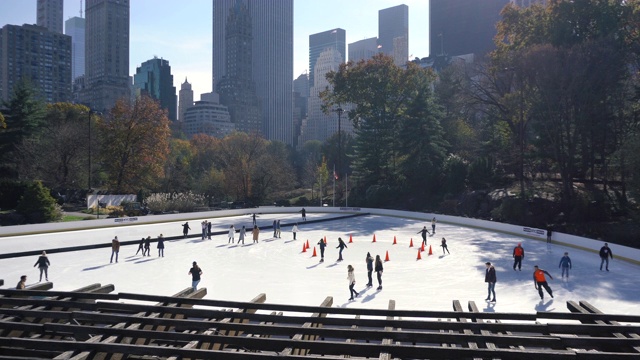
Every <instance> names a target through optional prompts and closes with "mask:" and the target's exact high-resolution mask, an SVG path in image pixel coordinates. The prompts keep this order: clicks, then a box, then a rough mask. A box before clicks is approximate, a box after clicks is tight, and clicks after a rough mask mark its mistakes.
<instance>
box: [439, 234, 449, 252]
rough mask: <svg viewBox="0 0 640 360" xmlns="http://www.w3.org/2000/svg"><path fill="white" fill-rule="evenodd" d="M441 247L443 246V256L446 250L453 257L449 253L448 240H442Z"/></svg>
mask: <svg viewBox="0 0 640 360" xmlns="http://www.w3.org/2000/svg"><path fill="white" fill-rule="evenodd" d="M440 246H442V255H444V251H445V250H447V254H449V255H451V253H450V252H449V248H448V247H447V239H445V238H442V242H441V243H440Z"/></svg>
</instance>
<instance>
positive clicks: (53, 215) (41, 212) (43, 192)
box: [16, 181, 62, 224]
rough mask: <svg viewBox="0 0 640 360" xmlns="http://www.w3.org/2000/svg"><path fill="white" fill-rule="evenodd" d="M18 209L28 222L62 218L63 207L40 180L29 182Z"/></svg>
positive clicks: (34, 222) (42, 221)
mask: <svg viewBox="0 0 640 360" xmlns="http://www.w3.org/2000/svg"><path fill="white" fill-rule="evenodd" d="M16 211H17V212H18V213H20V214H22V215H23V216H24V217H25V218H26V220H27V222H28V223H31V224H36V223H44V222H51V221H59V220H61V219H62V207H60V205H58V203H57V202H56V199H54V198H53V196H51V194H50V191H49V189H47V188H46V187H44V186H43V185H42V182H40V181H34V182H32V183H29V184H27V187H26V189H25V191H24V194H23V195H22V197H21V198H20V201H19V202H18V206H17V207H16Z"/></svg>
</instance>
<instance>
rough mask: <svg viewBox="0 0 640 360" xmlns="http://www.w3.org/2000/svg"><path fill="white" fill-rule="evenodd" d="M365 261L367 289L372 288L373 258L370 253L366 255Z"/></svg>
mask: <svg viewBox="0 0 640 360" xmlns="http://www.w3.org/2000/svg"><path fill="white" fill-rule="evenodd" d="M365 261H366V262H367V277H368V278H369V282H368V283H367V287H372V286H373V279H372V278H371V274H372V273H373V256H371V253H367V258H366V259H365Z"/></svg>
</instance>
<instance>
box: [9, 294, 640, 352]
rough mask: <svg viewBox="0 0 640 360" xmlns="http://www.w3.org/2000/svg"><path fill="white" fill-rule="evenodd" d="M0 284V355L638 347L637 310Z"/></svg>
mask: <svg viewBox="0 0 640 360" xmlns="http://www.w3.org/2000/svg"><path fill="white" fill-rule="evenodd" d="M113 291H114V288H113V286H112V285H106V286H101V285H100V284H94V285H90V286H88V287H84V288H82V289H78V290H76V291H50V290H11V289H0V359H32V358H39V359H74V360H76V359H78V360H79V359H106V358H108V359H143V358H144V359H150V358H163V359H186V358H188V359H213V358H215V359H240V358H242V359H265V358H282V357H286V358H289V359H309V358H318V357H322V358H323V359H337V358H345V357H350V358H365V357H366V358H377V359H398V358H411V359H525V360H526V359H531V360H534V359H535V360H546V359H572V360H573V359H576V360H581V359H584V360H605V359H606V360H617V359H639V358H640V336H638V334H640V316H637V315H614V314H605V313H602V312H601V311H600V310H599V309H596V308H595V307H594V306H592V305H591V304H589V303H587V302H584V301H582V302H579V303H576V302H572V301H570V302H567V308H568V309H569V311H570V312H538V313H493V312H486V313H484V312H479V311H478V308H477V306H476V305H475V303H473V302H469V304H468V310H469V311H468V312H465V311H464V308H463V306H462V305H461V303H460V302H459V301H453V311H422V310H400V309H397V305H396V303H395V301H393V300H391V301H390V302H389V307H388V308H387V309H365V308H341V307H332V304H333V298H331V297H327V298H326V299H325V300H324V301H322V302H321V303H320V304H319V306H298V305H286V304H269V303H266V295H265V294H259V295H258V296H256V297H255V298H254V299H251V300H250V301H247V302H238V301H222V300H211V299H204V298H203V297H204V296H205V295H206V289H200V290H198V291H196V292H194V291H192V290H191V289H190V288H189V289H185V290H184V291H181V292H179V293H177V294H175V295H174V296H155V295H144V294H130V293H113Z"/></svg>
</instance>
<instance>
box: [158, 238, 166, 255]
mask: <svg viewBox="0 0 640 360" xmlns="http://www.w3.org/2000/svg"><path fill="white" fill-rule="evenodd" d="M157 248H158V257H164V237H163V236H162V234H160V236H158V245H157Z"/></svg>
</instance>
